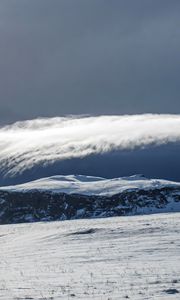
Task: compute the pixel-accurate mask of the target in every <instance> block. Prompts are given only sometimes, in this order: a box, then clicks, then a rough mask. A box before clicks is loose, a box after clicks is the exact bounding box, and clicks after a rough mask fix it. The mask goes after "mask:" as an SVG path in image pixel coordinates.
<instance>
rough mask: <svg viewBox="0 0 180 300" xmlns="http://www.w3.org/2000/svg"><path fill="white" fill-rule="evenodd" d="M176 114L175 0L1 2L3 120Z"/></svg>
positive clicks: (178, 21) (179, 13)
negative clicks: (44, 117)
mask: <svg viewBox="0 0 180 300" xmlns="http://www.w3.org/2000/svg"><path fill="white" fill-rule="evenodd" d="M143 112H158V113H180V1H179V0H136V1H135V0H112V1H109V0H103V1H102V0H98V1H97V0H76V1H74V0H8V1H7V0H1V1H0V122H1V123H3V122H9V121H14V120H18V119H25V118H33V117H37V116H55V115H64V114H124V113H130V114H133V113H143Z"/></svg>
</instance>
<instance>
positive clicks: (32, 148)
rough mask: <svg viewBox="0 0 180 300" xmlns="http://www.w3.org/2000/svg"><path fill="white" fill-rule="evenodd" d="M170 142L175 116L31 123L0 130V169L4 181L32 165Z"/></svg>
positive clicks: (177, 131)
mask: <svg viewBox="0 0 180 300" xmlns="http://www.w3.org/2000/svg"><path fill="white" fill-rule="evenodd" d="M175 142H177V143H179V142H180V115H158V114H144V115H123V116H95V117H91V116H68V117H57V118H44V119H34V120H29V121H23V122H17V123H14V124H12V125H8V126H4V127H1V128H0V166H1V172H2V173H3V174H4V175H8V176H15V175H17V174H22V173H23V172H24V171H26V170H28V169H31V168H33V167H35V166H36V165H46V166H47V165H49V164H53V163H54V162H56V161H64V160H68V159H72V158H84V157H88V156H90V155H92V154H97V155H99V154H104V153H109V152H112V151H122V150H134V149H140V148H141V149H142V148H147V147H149V146H152V145H153V146H154V145H155V146H159V145H166V144H169V143H175ZM133 173H136V170H134V172H133Z"/></svg>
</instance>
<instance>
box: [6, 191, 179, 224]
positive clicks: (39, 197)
mask: <svg viewBox="0 0 180 300" xmlns="http://www.w3.org/2000/svg"><path fill="white" fill-rule="evenodd" d="M170 211H180V188H179V187H177V188H175V187H165V188H161V189H151V190H143V189H139V190H126V191H124V192H122V193H119V194H115V195H111V196H96V195H90V196H89V195H81V194H66V193H54V192H53V193H52V192H48V191H38V190H34V191H26V192H21V191H18V192H13V191H3V190H1V191H0V224H8V223H21V222H36V221H55V220H69V219H80V218H97V217H111V216H125V215H135V214H144V213H156V212H170Z"/></svg>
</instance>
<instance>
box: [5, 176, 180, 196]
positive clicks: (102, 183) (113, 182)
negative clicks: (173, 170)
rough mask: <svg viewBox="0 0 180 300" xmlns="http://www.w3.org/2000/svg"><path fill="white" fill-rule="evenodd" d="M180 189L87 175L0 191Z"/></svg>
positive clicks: (162, 182) (54, 178)
mask: <svg viewBox="0 0 180 300" xmlns="http://www.w3.org/2000/svg"><path fill="white" fill-rule="evenodd" d="M163 187H180V183H179V182H173V181H168V180H162V179H161V180H160V179H147V178H145V177H144V176H142V175H133V176H129V177H120V178H113V179H106V178H102V177H93V176H85V175H68V176H63V175H57V176H52V177H47V178H42V179H39V180H35V181H31V182H28V183H24V184H20V185H14V186H7V187H1V188H0V190H8V191H9V190H10V191H19V192H23V191H24V192H26V191H29V190H40V191H44V190H46V191H52V192H56V193H67V194H74V193H76V194H83V195H114V194H118V193H121V192H123V191H125V190H131V189H133V190H134V189H146V190H147V189H156V188H157V189H160V188H163Z"/></svg>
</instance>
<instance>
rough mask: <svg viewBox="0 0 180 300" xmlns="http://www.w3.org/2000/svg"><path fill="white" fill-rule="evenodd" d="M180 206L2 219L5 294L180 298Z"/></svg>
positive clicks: (0, 278) (0, 263)
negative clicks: (42, 219) (124, 213)
mask: <svg viewBox="0 0 180 300" xmlns="http://www.w3.org/2000/svg"><path fill="white" fill-rule="evenodd" d="M179 233H180V213H172V214H159V215H145V216H135V217H114V218H108V219H91V220H73V221H64V222H49V223H31V224H21V225H20V224H19V225H1V226H0V299H1V300H12V299H13V300H15V299H16V300H17V299H19V300H20V299H35V300H39V299H41V300H42V299H44V300H50V299H51V300H57V299H64V300H65V299H84V300H88V299H98V300H111V299H118V300H119V299H133V300H145V299H153V300H155V299H161V300H162V299H163V300H167V299H172V300H173V299H180V294H179V293H178V291H179V292H180V239H179Z"/></svg>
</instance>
